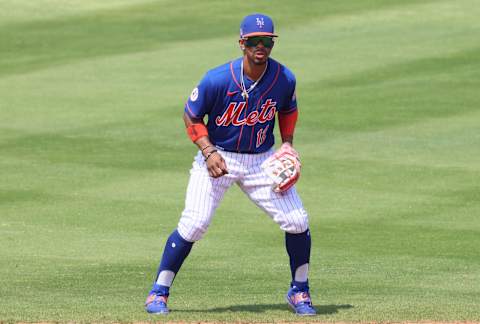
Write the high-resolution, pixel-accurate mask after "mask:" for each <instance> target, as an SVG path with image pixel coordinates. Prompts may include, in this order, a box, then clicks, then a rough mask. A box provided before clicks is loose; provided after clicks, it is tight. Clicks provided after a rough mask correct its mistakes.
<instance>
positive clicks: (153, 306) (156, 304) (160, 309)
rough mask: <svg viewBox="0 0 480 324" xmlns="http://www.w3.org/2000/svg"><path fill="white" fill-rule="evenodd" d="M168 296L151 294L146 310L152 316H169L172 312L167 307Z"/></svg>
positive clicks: (146, 303)
mask: <svg viewBox="0 0 480 324" xmlns="http://www.w3.org/2000/svg"><path fill="white" fill-rule="evenodd" d="M167 300H168V296H163V295H158V294H156V293H155V292H151V293H150V295H148V297H147V301H146V302H145V310H146V311H147V313H150V314H168V313H169V312H170V310H169V309H168V307H167Z"/></svg>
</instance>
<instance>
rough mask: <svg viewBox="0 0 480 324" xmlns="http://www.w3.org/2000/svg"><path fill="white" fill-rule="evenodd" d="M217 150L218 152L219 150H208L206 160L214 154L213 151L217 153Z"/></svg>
mask: <svg viewBox="0 0 480 324" xmlns="http://www.w3.org/2000/svg"><path fill="white" fill-rule="evenodd" d="M217 152H218V151H217V150H211V151H210V152H208V153H207V155H206V156H205V162H207V160H208V158H209V157H210V156H212V154H213V153H217Z"/></svg>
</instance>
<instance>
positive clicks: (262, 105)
mask: <svg viewBox="0 0 480 324" xmlns="http://www.w3.org/2000/svg"><path fill="white" fill-rule="evenodd" d="M241 62H242V58H239V59H236V60H234V61H232V62H229V63H226V64H224V65H221V66H219V67H216V68H214V69H212V70H210V71H208V72H207V73H206V74H205V76H204V77H203V79H202V80H201V81H200V83H199V84H198V86H197V87H196V88H195V89H193V91H192V93H191V95H190V97H189V98H188V100H187V102H186V104H185V112H186V113H187V114H188V115H189V116H190V117H193V118H202V119H203V118H204V117H205V116H208V122H207V129H208V136H209V138H210V141H211V142H212V144H214V145H215V146H217V147H218V148H220V149H223V150H226V151H231V152H240V153H262V152H265V151H267V150H269V149H270V148H271V147H272V146H273V144H274V142H275V139H274V135H273V129H274V126H275V115H276V113H280V114H288V113H292V112H294V111H296V110H297V100H296V95H295V85H296V80H295V76H294V74H293V73H292V72H291V71H290V70H289V69H288V68H287V67H285V66H284V65H282V64H280V63H279V62H277V61H275V60H274V59H272V58H269V59H268V67H267V70H266V71H265V74H264V75H263V77H262V78H261V80H260V81H259V82H258V84H257V85H256V86H255V88H253V90H252V91H251V92H249V94H248V98H243V97H242V88H241V86H240V73H241ZM244 83H245V87H246V89H249V88H250V86H251V85H252V84H253V83H254V82H253V81H252V80H250V79H249V78H248V77H247V76H244Z"/></svg>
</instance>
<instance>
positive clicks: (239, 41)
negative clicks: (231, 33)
mask: <svg viewBox="0 0 480 324" xmlns="http://www.w3.org/2000/svg"><path fill="white" fill-rule="evenodd" d="M238 45H239V46H240V49H241V50H242V51H244V50H245V40H244V39H239V40H238Z"/></svg>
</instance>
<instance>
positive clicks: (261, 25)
mask: <svg viewBox="0 0 480 324" xmlns="http://www.w3.org/2000/svg"><path fill="white" fill-rule="evenodd" d="M263 25H265V23H264V22H263V17H257V26H258V28H263Z"/></svg>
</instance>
